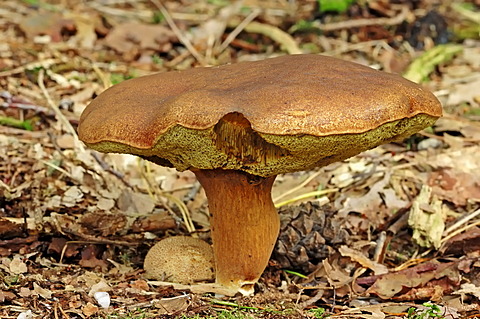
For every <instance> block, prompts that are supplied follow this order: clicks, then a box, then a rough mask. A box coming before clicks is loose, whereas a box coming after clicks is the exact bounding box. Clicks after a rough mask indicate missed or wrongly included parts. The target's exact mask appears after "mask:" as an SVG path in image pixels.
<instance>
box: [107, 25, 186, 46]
mask: <svg viewBox="0 0 480 319" xmlns="http://www.w3.org/2000/svg"><path fill="white" fill-rule="evenodd" d="M172 41H177V38H176V36H175V34H174V33H173V32H172V31H171V30H170V29H169V28H166V27H164V26H162V25H151V24H143V23H138V22H129V23H125V24H120V25H118V26H116V27H115V28H113V30H112V31H110V33H108V35H107V37H106V38H105V44H106V45H107V46H109V47H110V48H112V49H114V50H116V51H117V52H120V53H129V52H131V51H132V50H135V49H137V50H155V51H157V52H167V51H168V50H170V49H171V47H172Z"/></svg>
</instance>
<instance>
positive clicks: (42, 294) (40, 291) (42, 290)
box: [33, 282, 52, 299]
mask: <svg viewBox="0 0 480 319" xmlns="http://www.w3.org/2000/svg"><path fill="white" fill-rule="evenodd" d="M33 291H34V292H36V293H37V294H38V295H39V296H40V297H42V298H44V299H50V298H52V292H51V291H50V290H48V289H45V288H42V287H40V285H39V284H37V283H36V282H34V283H33Z"/></svg>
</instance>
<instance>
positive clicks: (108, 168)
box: [91, 151, 133, 188]
mask: <svg viewBox="0 0 480 319" xmlns="http://www.w3.org/2000/svg"><path fill="white" fill-rule="evenodd" d="M91 154H92V156H93V158H94V159H95V160H96V161H97V163H98V164H99V165H100V167H101V168H102V169H103V170H104V171H107V172H109V173H110V174H112V175H113V176H115V177H116V178H118V179H119V180H120V181H121V182H122V183H123V184H124V185H125V186H127V187H128V188H132V187H133V186H132V185H131V184H130V183H129V182H127V181H126V180H125V179H124V177H125V175H124V174H122V173H120V172H119V171H116V170H114V169H113V168H112V167H111V166H110V164H108V163H107V162H105V161H104V160H103V159H101V158H100V156H99V154H98V152H96V151H92V152H91Z"/></svg>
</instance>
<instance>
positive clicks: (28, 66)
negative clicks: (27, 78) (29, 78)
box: [0, 59, 62, 77]
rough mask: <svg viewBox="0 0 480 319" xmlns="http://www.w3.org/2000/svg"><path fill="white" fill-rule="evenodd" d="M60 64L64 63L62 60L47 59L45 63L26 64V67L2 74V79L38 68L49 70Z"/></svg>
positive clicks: (0, 75) (0, 73)
mask: <svg viewBox="0 0 480 319" xmlns="http://www.w3.org/2000/svg"><path fill="white" fill-rule="evenodd" d="M60 62H62V60H61V59H46V60H43V61H40V62H32V63H28V64H25V65H22V66H19V67H17V68H15V69H12V70H7V71H3V72H0V77H7V76H12V75H14V74H18V73H22V72H24V71H25V70H30V69H35V68H38V67H42V68H49V67H50V66H52V65H53V64H57V63H60Z"/></svg>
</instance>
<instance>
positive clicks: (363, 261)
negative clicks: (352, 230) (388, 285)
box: [338, 245, 388, 275]
mask: <svg viewBox="0 0 480 319" xmlns="http://www.w3.org/2000/svg"><path fill="white" fill-rule="evenodd" d="M338 251H339V252H340V254H342V256H346V257H350V258H351V259H352V260H353V261H356V262H358V263H359V264H360V265H362V267H365V268H368V269H371V270H373V272H374V273H375V275H382V274H386V273H388V268H387V267H386V266H385V265H382V264H380V263H378V262H376V261H373V260H370V259H369V258H368V257H366V256H365V255H363V254H362V253H361V252H359V251H357V250H354V249H351V248H349V247H347V246H345V245H343V246H341V247H340V248H339V249H338Z"/></svg>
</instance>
